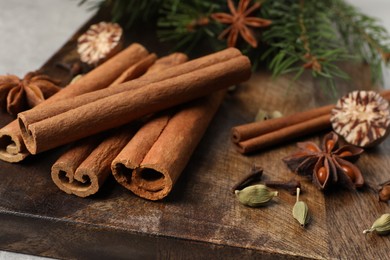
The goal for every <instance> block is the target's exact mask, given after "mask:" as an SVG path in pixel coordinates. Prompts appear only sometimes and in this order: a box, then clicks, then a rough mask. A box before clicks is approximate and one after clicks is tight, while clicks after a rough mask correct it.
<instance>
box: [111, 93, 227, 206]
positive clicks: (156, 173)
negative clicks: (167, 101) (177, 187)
mask: <svg viewBox="0 0 390 260" xmlns="http://www.w3.org/2000/svg"><path fill="white" fill-rule="evenodd" d="M224 92H225V91H219V92H216V93H213V94H211V95H209V96H208V97H203V98H201V99H199V100H195V101H192V102H190V103H188V104H186V105H184V106H183V107H181V108H180V109H179V110H178V112H176V113H173V115H170V114H167V115H164V116H160V117H157V118H156V119H153V120H151V121H150V122H149V123H147V124H146V125H144V126H143V127H142V128H141V129H140V130H139V131H138V132H137V133H136V134H135V136H134V137H133V138H132V139H131V140H130V142H129V143H128V144H127V145H126V147H125V148H124V149H123V150H122V151H121V152H120V154H119V155H118V156H117V157H116V158H115V159H114V161H113V162H112V166H111V168H112V172H113V175H114V177H115V179H116V180H117V181H118V182H119V183H120V184H121V185H123V186H124V187H126V188H127V189H129V190H131V191H132V192H134V193H135V194H136V195H138V196H140V197H142V198H145V199H149V200H159V199H163V198H164V197H166V196H167V195H168V194H169V193H170V191H171V190H172V187H173V185H174V184H175V183H176V181H177V179H178V178H179V176H180V174H181V173H182V171H183V170H184V168H185V166H186V165H187V163H188V161H189V159H190V157H191V155H192V153H193V151H194V150H195V148H196V146H197V145H198V143H199V142H200V140H201V138H202V137H203V135H204V133H205V131H206V129H207V127H208V125H209V123H210V122H211V120H212V118H213V117H214V114H215V112H216V111H217V109H218V107H219V105H220V104H221V102H222V100H223V97H224Z"/></svg>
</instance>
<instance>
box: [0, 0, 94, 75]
mask: <svg viewBox="0 0 390 260" xmlns="http://www.w3.org/2000/svg"><path fill="white" fill-rule="evenodd" d="M78 3H79V0H0V75H3V74H6V73H11V74H16V75H18V76H19V77H22V76H24V74H26V73H27V72H29V71H33V70H36V69H38V68H39V67H40V66H41V65H42V64H43V63H44V62H45V61H46V60H47V59H48V58H50V57H51V55H52V54H53V53H55V52H56V51H57V50H58V49H59V48H61V46H62V45H63V44H64V43H65V42H66V41H67V39H68V38H69V37H70V36H71V35H72V34H73V33H74V31H75V30H76V29H77V28H78V27H79V26H80V25H81V24H83V23H84V22H85V21H86V20H87V19H88V18H89V17H90V16H91V15H92V12H87V11H86V9H87V8H86V6H82V7H79V6H77V4H78Z"/></svg>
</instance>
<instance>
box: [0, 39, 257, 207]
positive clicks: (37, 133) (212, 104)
mask: <svg viewBox="0 0 390 260" xmlns="http://www.w3.org/2000/svg"><path fill="white" fill-rule="evenodd" d="M132 46H133V47H132ZM132 46H130V47H129V48H127V49H126V50H124V51H122V52H121V53H119V54H117V55H116V56H114V57H113V58H111V59H110V60H108V61H107V62H105V63H103V64H102V65H100V66H99V67H97V68H96V69H95V70H93V71H91V72H90V73H89V74H87V75H85V76H83V77H82V78H81V79H80V80H79V81H78V82H76V83H75V84H77V86H83V85H88V89H87V88H86V89H85V91H84V90H82V91H79V92H77V91H74V92H72V91H70V90H67V89H68V88H70V89H77V88H76V87H72V85H70V86H68V87H66V88H64V90H63V91H60V92H59V93H63V94H61V95H60V94H58V95H59V97H58V98H53V99H52V100H54V101H56V102H53V101H50V99H49V100H48V101H47V102H45V104H43V105H40V106H37V107H35V108H33V109H31V110H28V111H25V112H22V113H20V114H19V115H18V120H17V122H13V123H12V124H11V126H6V127H5V128H3V129H1V130H0V154H1V155H2V157H1V159H3V160H7V161H10V162H17V161H20V160H22V159H24V158H25V157H26V156H28V155H29V153H31V154H37V153H40V152H43V151H46V150H49V149H52V148H55V147H58V146H61V145H64V144H68V143H71V142H73V145H72V147H71V148H69V149H68V150H67V151H66V152H65V153H64V154H63V155H62V156H61V157H60V158H59V159H58V160H57V162H56V163H55V164H54V165H53V167H52V179H53V181H54V183H55V184H56V185H57V186H58V187H59V188H60V189H61V190H63V191H65V192H67V193H71V194H75V195H77V196H81V197H85V196H89V195H92V194H94V193H96V192H97V191H98V190H99V188H100V187H101V185H102V184H103V183H104V181H105V180H106V179H107V177H108V176H109V175H110V173H111V171H112V172H113V173H114V177H115V178H116V179H117V181H118V182H119V183H120V184H122V185H123V186H125V187H126V188H128V189H130V190H131V191H133V192H134V193H135V194H137V195H139V196H141V197H144V198H147V199H151V200H157V199H162V198H164V197H165V196H167V195H168V194H169V192H170V191H171V189H172V187H173V185H174V184H175V182H176V181H177V179H178V177H179V175H180V174H181V172H182V171H183V169H184V167H185V165H186V164H187V162H188V160H189V159H190V157H191V154H192V152H193V151H194V149H195V147H196V146H197V144H198V143H199V141H200V139H201V138H202V136H203V134H204V132H205V131H206V128H207V126H208V125H209V123H210V122H211V120H212V118H213V116H214V114H215V112H216V111H217V109H218V107H219V105H220V104H221V102H222V100H223V97H224V93H225V89H226V88H227V87H229V86H231V85H233V84H238V83H240V82H242V81H245V80H247V79H248V78H249V77H250V62H249V60H248V58H247V57H245V56H243V55H242V54H241V53H240V51H238V50H237V49H234V48H229V49H226V50H224V51H221V52H218V53H214V54H211V55H208V56H204V57H201V58H199V59H195V60H192V61H188V62H187V57H186V56H185V55H184V54H180V53H175V54H172V55H169V56H167V57H163V58H160V59H157V56H156V55H155V54H149V53H148V52H147V51H146V50H145V48H143V47H142V46H140V45H138V44H133V45H132ZM134 46H135V47H134ZM124 53H126V54H124ZM125 56H127V58H130V57H131V58H130V60H132V62H127V63H126V65H123V61H122V59H121V57H125ZM133 56H134V57H133ZM113 71H115V73H111V72H113ZM107 72H110V73H108V74H107ZM106 75H107V78H106ZM93 78H95V80H93ZM80 88H81V89H82V87H80ZM69 93H70V94H69ZM70 97H72V98H70ZM18 128H19V129H20V132H19V131H18ZM20 135H21V136H20Z"/></svg>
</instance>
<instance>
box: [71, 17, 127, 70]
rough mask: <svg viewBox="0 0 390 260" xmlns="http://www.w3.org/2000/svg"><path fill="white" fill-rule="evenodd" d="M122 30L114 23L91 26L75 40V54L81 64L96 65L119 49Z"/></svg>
mask: <svg viewBox="0 0 390 260" xmlns="http://www.w3.org/2000/svg"><path fill="white" fill-rule="evenodd" d="M122 34H123V30H122V28H121V27H120V26H119V25H118V24H116V23H106V22H100V23H98V24H93V25H91V27H89V29H88V30H87V31H86V32H85V33H84V34H82V35H81V36H80V37H79V38H78V40H77V52H78V53H79V54H80V59H81V61H82V62H85V63H87V64H91V65H97V64H99V63H101V62H103V61H104V60H106V59H108V58H110V57H111V56H113V55H114V54H116V53H117V52H118V51H119V49H120V48H121V46H120V45H121V44H120V43H121V40H122Z"/></svg>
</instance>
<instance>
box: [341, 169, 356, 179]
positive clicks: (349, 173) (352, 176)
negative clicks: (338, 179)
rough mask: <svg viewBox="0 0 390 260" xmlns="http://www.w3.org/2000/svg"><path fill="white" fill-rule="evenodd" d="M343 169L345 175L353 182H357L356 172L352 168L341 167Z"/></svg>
mask: <svg viewBox="0 0 390 260" xmlns="http://www.w3.org/2000/svg"><path fill="white" fill-rule="evenodd" d="M341 168H342V169H343V171H344V173H345V174H346V175H347V176H348V177H349V178H350V179H351V181H352V182H355V179H356V178H355V172H354V171H353V169H352V168H351V167H348V166H346V165H341Z"/></svg>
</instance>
